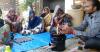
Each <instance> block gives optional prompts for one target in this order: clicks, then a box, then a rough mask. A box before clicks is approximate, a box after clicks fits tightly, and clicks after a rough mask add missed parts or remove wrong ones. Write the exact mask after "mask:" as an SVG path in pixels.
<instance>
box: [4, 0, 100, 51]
mask: <svg viewBox="0 0 100 52" xmlns="http://www.w3.org/2000/svg"><path fill="white" fill-rule="evenodd" d="M83 8H84V12H85V16H84V20H83V22H82V23H81V25H80V26H79V27H72V19H73V18H72V17H71V16H70V15H69V14H66V13H64V11H63V10H62V9H61V8H58V9H57V12H56V15H55V16H53V17H54V18H53V19H52V14H51V12H50V9H49V8H48V7H45V8H44V9H43V10H42V13H41V15H40V16H36V15H35V11H34V10H33V8H32V6H31V7H30V11H29V19H28V20H29V21H28V25H27V26H28V27H27V28H25V29H24V31H25V30H28V31H30V32H31V33H33V34H37V33H41V32H50V33H51V34H53V35H51V36H52V37H56V36H60V38H61V39H62V38H63V40H64V39H65V38H64V37H65V34H75V35H76V36H77V37H79V38H80V39H82V40H83V41H84V42H85V48H97V49H100V2H99V0H86V1H85V2H84V3H83ZM5 22H6V23H7V24H8V25H9V26H10V31H11V32H21V31H22V30H23V27H22V20H21V19H20V16H18V15H16V11H15V10H14V9H11V10H10V11H9V12H8V14H7V16H6V18H5ZM51 22H53V23H52V24H51ZM86 29H87V30H86ZM58 41H59V40H58ZM60 41H62V40H60ZM52 43H53V44H52ZM52 43H51V46H54V44H55V42H54V41H52Z"/></svg>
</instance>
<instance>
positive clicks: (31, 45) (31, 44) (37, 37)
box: [12, 32, 71, 52]
mask: <svg viewBox="0 0 100 52" xmlns="http://www.w3.org/2000/svg"><path fill="white" fill-rule="evenodd" d="M69 35H70V34H69ZM66 36H67V35H66ZM22 37H31V38H32V39H33V40H31V41H27V42H22V43H20V44H18V43H16V42H13V46H12V52H21V51H29V50H34V49H37V48H40V47H42V46H47V45H49V43H50V42H51V37H50V33H49V32H44V33H40V34H31V35H28V36H22V35H21V34H18V33H17V34H16V35H15V36H14V41H15V39H16V38H22ZM68 38H71V36H70V37H68Z"/></svg>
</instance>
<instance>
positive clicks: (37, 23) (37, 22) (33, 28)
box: [22, 9, 43, 34]
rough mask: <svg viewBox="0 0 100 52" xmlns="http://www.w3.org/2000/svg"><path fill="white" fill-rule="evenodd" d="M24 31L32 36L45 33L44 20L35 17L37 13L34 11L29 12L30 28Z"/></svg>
mask: <svg viewBox="0 0 100 52" xmlns="http://www.w3.org/2000/svg"><path fill="white" fill-rule="evenodd" d="M24 31H27V32H28V33H32V34H37V33H40V32H42V31H43V23H42V18H41V17H38V16H35V12H34V11H33V10H32V9H31V10H30V11H29V21H28V27H26V29H25V30H24ZM27 32H26V33H27ZM22 33H23V32H22ZM26 33H25V34H26Z"/></svg>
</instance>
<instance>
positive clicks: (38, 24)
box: [28, 16, 43, 32]
mask: <svg viewBox="0 0 100 52" xmlns="http://www.w3.org/2000/svg"><path fill="white" fill-rule="evenodd" d="M42 28H43V23H42V19H41V18H40V17H37V16H35V17H33V19H32V20H29V22H28V29H33V30H35V31H36V32H41V31H42V30H43V29H42Z"/></svg>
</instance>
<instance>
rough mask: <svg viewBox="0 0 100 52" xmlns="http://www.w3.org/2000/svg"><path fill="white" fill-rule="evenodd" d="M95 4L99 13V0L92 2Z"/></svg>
mask: <svg viewBox="0 0 100 52" xmlns="http://www.w3.org/2000/svg"><path fill="white" fill-rule="evenodd" d="M91 1H92V2H93V6H96V7H97V11H98V10H100V1H99V0H91Z"/></svg>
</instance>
